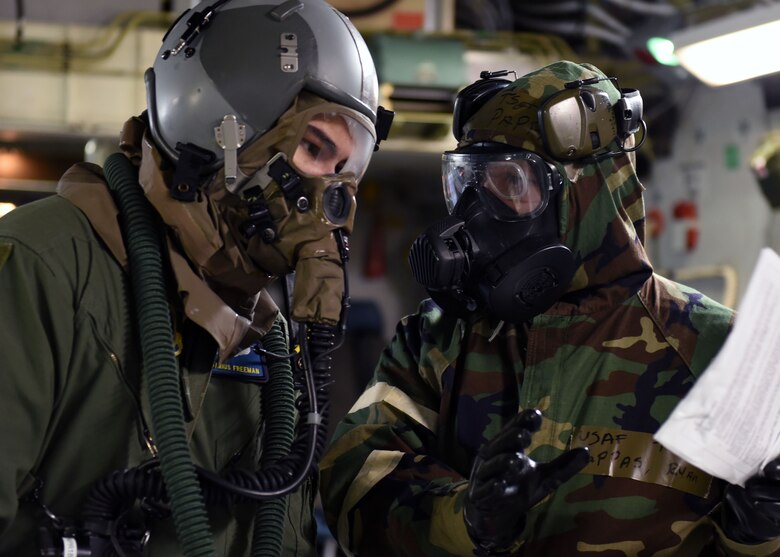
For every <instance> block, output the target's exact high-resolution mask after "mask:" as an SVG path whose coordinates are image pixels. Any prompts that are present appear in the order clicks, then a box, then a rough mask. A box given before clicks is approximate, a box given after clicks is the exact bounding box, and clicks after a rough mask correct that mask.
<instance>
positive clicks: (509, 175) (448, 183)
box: [442, 150, 558, 221]
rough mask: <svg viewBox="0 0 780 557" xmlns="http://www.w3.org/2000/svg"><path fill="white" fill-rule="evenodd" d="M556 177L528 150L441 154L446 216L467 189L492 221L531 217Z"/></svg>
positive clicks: (546, 198) (539, 209) (542, 204)
mask: <svg viewBox="0 0 780 557" xmlns="http://www.w3.org/2000/svg"><path fill="white" fill-rule="evenodd" d="M557 175H558V173H557V171H556V170H555V168H554V167H553V166H552V165H550V164H549V163H547V162H546V161H544V160H543V159H542V158H541V157H540V156H539V155H537V154H535V153H531V152H530V151H518V150H515V151H512V152H508V153H458V152H455V151H448V152H446V153H444V155H442V182H443V186H444V199H445V201H446V203H447V210H448V211H449V212H450V213H452V210H453V208H454V207H455V205H456V204H457V202H458V200H459V199H460V196H461V195H462V194H463V192H464V191H465V189H466V188H467V187H469V186H471V187H473V188H476V190H477V193H478V194H479V195H480V197H481V198H482V200H483V202H484V203H485V204H486V205H487V207H488V209H489V210H491V212H492V214H493V216H494V217H495V218H497V219H500V220H509V221H512V220H522V219H527V218H533V217H535V216H536V215H538V214H539V213H541V212H542V211H544V209H545V207H547V203H548V201H549V199H550V193H551V190H552V189H553V187H554V186H555V185H556V184H557V181H558V179H557ZM485 194H488V195H485Z"/></svg>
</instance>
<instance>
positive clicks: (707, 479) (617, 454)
mask: <svg viewBox="0 0 780 557" xmlns="http://www.w3.org/2000/svg"><path fill="white" fill-rule="evenodd" d="M569 445H570V447H571V448H575V447H588V449H590V463H589V464H588V465H587V466H586V467H585V468H584V469H583V470H582V472H583V473H584V474H593V475H594V476H612V477H614V478H631V479H633V480H638V481H640V482H647V483H653V484H658V485H665V486H667V487H671V488H674V489H678V490H680V491H684V492H686V493H691V494H693V495H697V496H699V497H707V495H708V494H709V492H710V488H711V486H712V476H710V475H709V474H707V473H706V472H704V471H702V470H700V469H699V468H696V467H695V466H693V465H692V464H689V463H688V462H686V461H685V460H683V459H682V458H680V457H679V456H677V455H675V454H674V453H672V452H671V451H668V450H666V448H664V447H663V445H661V444H660V443H658V442H657V441H656V440H655V439H653V434H652V433H644V432H640V431H626V430H622V429H610V428H605V427H590V426H583V427H580V428H577V429H575V430H574V431H573V432H572V437H571V440H570V442H569Z"/></svg>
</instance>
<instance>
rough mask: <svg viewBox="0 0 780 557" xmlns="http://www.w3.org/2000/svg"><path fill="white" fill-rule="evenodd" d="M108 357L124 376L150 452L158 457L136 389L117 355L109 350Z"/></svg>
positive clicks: (123, 379)
mask: <svg viewBox="0 0 780 557" xmlns="http://www.w3.org/2000/svg"><path fill="white" fill-rule="evenodd" d="M108 357H109V358H110V359H111V362H112V363H113V364H114V366H115V367H116V370H117V372H118V373H119V376H120V377H121V378H122V382H123V383H124V384H125V387H126V388H127V390H128V392H129V393H130V396H131V397H132V398H133V403H134V404H135V410H136V413H137V414H138V418H139V419H140V421H141V429H142V437H143V440H144V443H145V444H146V448H147V449H148V450H149V453H150V454H151V455H152V457H154V458H157V454H158V450H157V445H156V444H155V442H154V438H153V437H152V432H151V430H150V429H149V424H148V423H147V422H146V418H145V417H144V413H143V408H142V406H141V400H140V399H139V398H138V396H137V395H136V393H135V391H134V390H133V386H132V385H131V384H130V381H129V380H128V379H127V376H126V375H125V373H124V371H123V370H122V366H121V365H120V364H119V358H118V357H117V355H116V354H114V353H113V352H111V351H110V350H109V351H108Z"/></svg>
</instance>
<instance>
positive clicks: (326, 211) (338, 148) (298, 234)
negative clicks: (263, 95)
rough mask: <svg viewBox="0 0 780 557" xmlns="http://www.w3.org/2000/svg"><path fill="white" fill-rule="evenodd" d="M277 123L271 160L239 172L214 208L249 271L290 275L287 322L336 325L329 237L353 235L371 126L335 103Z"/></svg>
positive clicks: (372, 139) (335, 254) (336, 256)
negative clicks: (220, 213) (289, 317)
mask: <svg viewBox="0 0 780 557" xmlns="http://www.w3.org/2000/svg"><path fill="white" fill-rule="evenodd" d="M280 125H281V128H279V127H277V128H276V129H275V130H272V131H271V133H270V136H271V137H278V136H279V134H276V133H274V132H275V131H276V130H281V131H282V133H281V137H280V138H279V140H278V141H276V142H275V144H274V145H273V146H272V148H271V149H270V150H268V151H267V153H268V154H270V153H274V154H273V155H272V156H271V157H270V158H267V156H266V157H265V158H266V159H267V162H266V163H265V164H263V165H262V166H261V167H260V168H258V169H257V170H255V171H254V172H252V173H251V174H250V175H248V176H247V175H245V174H243V172H240V174H241V176H240V177H239V179H238V180H237V181H236V182H234V183H233V184H228V185H227V186H226V188H225V190H226V194H225V195H224V196H223V197H222V198H221V200H220V201H219V204H220V207H221V208H222V211H223V214H224V215H225V219H226V221H227V222H228V224H229V226H230V228H231V231H232V234H233V236H234V237H236V238H240V239H241V241H240V244H241V245H242V247H243V249H244V250H245V252H246V255H247V257H248V258H249V259H250V260H251V261H252V263H253V264H254V265H256V266H257V267H258V268H260V269H262V270H263V271H264V272H266V273H268V274H269V275H275V276H283V275H285V274H287V273H290V272H292V271H295V274H296V280H295V288H294V291H293V299H292V311H291V315H292V318H293V319H295V320H298V321H306V322H315V323H326V324H329V325H335V324H336V323H338V321H339V313H340V309H341V308H340V302H341V298H342V294H343V272H344V270H343V269H342V257H343V254H342V253H340V250H339V247H338V245H337V243H336V240H335V238H334V232H335V231H337V230H340V231H342V232H343V233H344V234H345V235H349V234H350V233H351V231H352V226H353V222H354V216H355V208H356V205H355V194H356V192H357V185H358V181H359V180H360V178H361V177H362V176H363V173H364V172H365V170H366V167H367V165H368V162H369V160H370V157H371V154H372V152H373V150H374V145H375V144H376V135H375V132H374V126H373V124H372V123H371V122H370V121H369V120H368V119H367V118H366V117H365V116H363V115H362V114H360V113H358V112H356V111H354V110H350V109H348V108H345V107H343V106H340V105H336V104H332V103H326V104H315V105H314V106H312V107H310V108H307V109H304V110H302V111H300V112H297V113H295V114H294V115H293V116H292V117H291V118H290V119H289V121H287V120H286V119H283V120H282V122H281V124H280ZM259 147H260V149H263V145H260V146H259ZM256 150H257V149H255V151H256ZM251 155H252V153H249V156H251ZM248 158H249V157H248ZM239 163H240V161H239ZM250 168H251V167H250ZM245 170H246V168H245Z"/></svg>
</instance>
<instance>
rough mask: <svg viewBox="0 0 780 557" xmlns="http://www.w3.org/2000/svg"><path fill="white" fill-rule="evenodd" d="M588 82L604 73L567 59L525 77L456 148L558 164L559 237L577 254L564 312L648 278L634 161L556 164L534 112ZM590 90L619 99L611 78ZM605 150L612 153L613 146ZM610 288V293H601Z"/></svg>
mask: <svg viewBox="0 0 780 557" xmlns="http://www.w3.org/2000/svg"><path fill="white" fill-rule="evenodd" d="M593 77H606V76H605V74H604V73H602V72H601V71H600V70H599V69H597V68H596V67H595V66H592V65H590V64H575V63H573V62H569V61H559V62H555V63H553V64H550V65H548V66H545V67H543V68H541V69H539V70H537V71H535V72H532V73H529V74H527V75H525V76H523V77H521V78H520V79H517V80H516V81H514V82H513V83H512V84H511V85H509V86H507V87H506V88H505V89H503V90H502V91H500V92H499V93H497V94H496V95H495V96H494V97H493V98H492V99H490V100H489V101H488V102H487V103H486V104H485V106H484V107H482V108H481V109H480V110H479V111H477V112H476V113H475V115H474V116H473V117H472V118H471V119H470V120H468V122H467V123H466V124H465V126H464V136H463V139H462V140H461V142H460V144H459V147H464V146H466V145H469V144H473V143H477V142H480V141H495V142H499V143H506V144H508V145H512V146H514V147H518V148H522V149H526V150H529V151H534V152H536V153H538V154H540V155H541V156H543V157H544V158H545V159H547V160H548V161H549V162H551V163H553V164H555V166H556V167H557V168H558V170H559V171H560V172H561V175H562V176H564V184H563V191H562V192H561V195H560V196H559V197H558V202H559V207H558V209H559V230H560V236H561V240H562V241H563V243H564V244H565V245H566V246H567V247H568V248H569V249H571V250H572V253H573V254H574V257H575V261H576V265H577V271H576V273H575V275H574V278H573V280H572V283H571V286H570V288H569V293H568V294H567V295H566V296H565V297H564V300H563V301H564V302H565V303H564V304H563V307H559V306H562V305H561V304H558V305H557V306H555V307H554V308H553V309H552V310H551V311H564V312H568V311H569V310H570V309H571V308H570V307H567V306H568V304H569V303H574V304H578V305H581V304H582V303H583V302H584V299H583V298H584V297H586V296H588V295H591V294H596V295H598V296H599V297H603V296H609V298H611V299H613V300H616V301H617V300H618V299H625V297H627V296H629V295H631V294H632V293H634V292H636V291H637V290H638V289H639V287H640V286H641V284H642V283H643V282H644V281H645V280H646V279H647V277H648V276H649V275H650V274H651V273H652V267H651V265H650V262H649V260H648V257H647V255H646V253H645V250H644V238H645V210H644V202H643V199H642V192H643V191H644V187H643V186H642V184H641V183H640V181H639V179H638V178H637V175H636V169H635V165H634V161H633V156H631V155H629V154H625V153H622V154H620V155H618V156H615V157H611V158H606V159H604V160H601V161H599V162H588V161H574V162H561V161H556V160H553V159H552V158H551V157H550V156H549V155H548V154H547V153H546V152H545V149H544V144H543V141H542V138H541V134H540V129H539V123H538V115H537V113H538V109H539V107H540V106H541V105H542V104H543V103H544V101H545V100H547V99H548V98H549V97H550V96H552V95H553V94H555V93H557V92H559V91H561V90H563V89H564V84H565V83H567V82H570V81H575V80H585V79H589V78H593ZM593 86H594V87H597V88H599V89H601V90H603V91H605V92H606V93H607V94H608V95H609V100H610V103H612V104H614V103H615V102H617V101H618V99H619V98H620V92H619V91H618V90H617V88H616V87H615V86H614V85H613V84H612V82H611V81H600V82H597V83H595V84H594V85H593ZM610 147H612V148H613V149H612V150H617V145H616V144H615V142H614V141H613V142H612V143H611V145H610ZM607 285H609V287H610V290H609V292H608V294H607V293H605V292H604V291H603V287H605V286H607ZM621 290H623V292H620V291H621ZM580 309H582V308H580Z"/></svg>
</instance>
